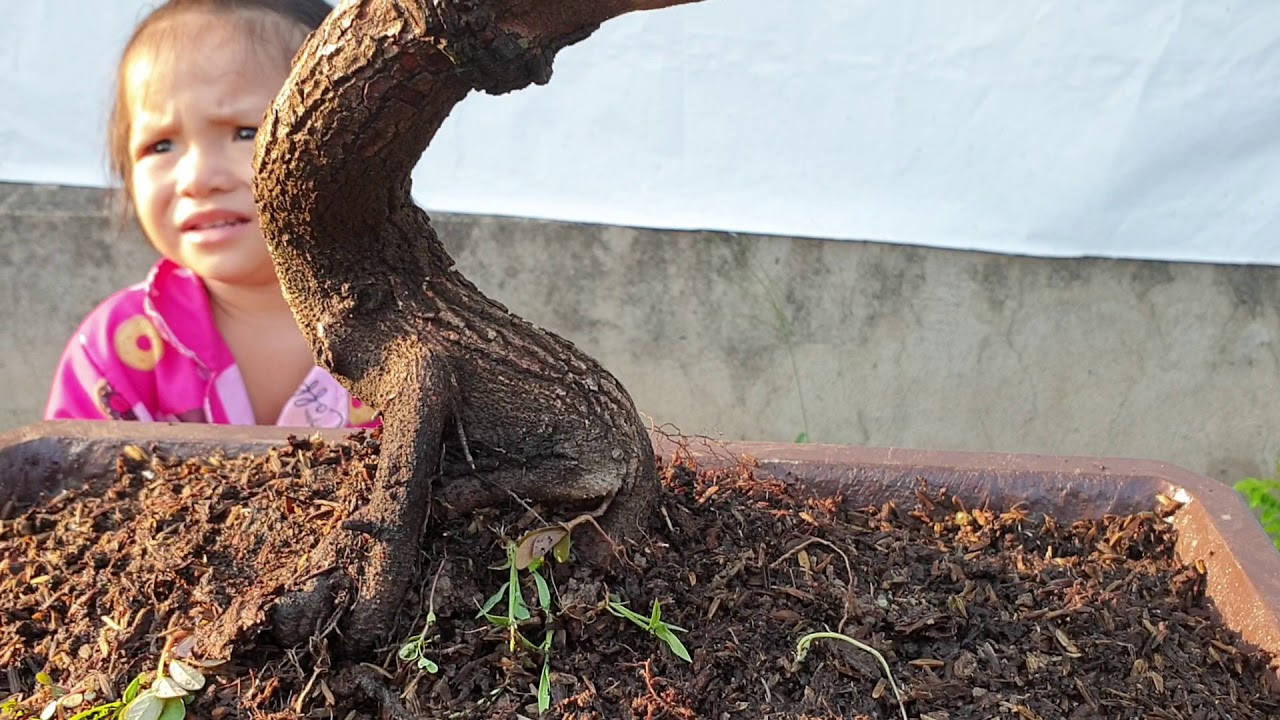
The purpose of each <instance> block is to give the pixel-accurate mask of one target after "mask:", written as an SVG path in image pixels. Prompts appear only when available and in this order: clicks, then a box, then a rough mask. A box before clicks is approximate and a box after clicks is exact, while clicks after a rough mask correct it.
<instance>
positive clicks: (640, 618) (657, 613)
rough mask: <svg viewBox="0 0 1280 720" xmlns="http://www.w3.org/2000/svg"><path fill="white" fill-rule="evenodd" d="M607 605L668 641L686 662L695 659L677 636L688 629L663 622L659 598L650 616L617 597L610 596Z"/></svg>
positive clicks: (670, 646)
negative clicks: (630, 606)
mask: <svg viewBox="0 0 1280 720" xmlns="http://www.w3.org/2000/svg"><path fill="white" fill-rule="evenodd" d="M606 607H607V608H608V609H609V612H611V613H613V614H614V615H617V616H618V617H620V618H626V619H627V620H630V621H631V622H633V623H635V624H636V625H638V626H639V627H640V628H641V629H643V630H644V631H645V632H647V633H649V634H650V635H652V636H654V637H656V638H658V639H659V640H661V641H663V642H664V643H666V644H667V647H669V648H671V652H673V653H675V654H676V657H678V658H680V659H681V660H684V661H685V662H693V659H692V658H691V657H689V651H688V650H686V649H685V647H684V643H682V642H680V638H678V637H676V633H678V632H688V631H687V630H685V629H684V628H682V627H680V626H678V625H672V624H670V623H666V622H663V621H662V606H661V605H660V604H659V603H658V601H657V600H654V601H653V611H652V612H650V613H649V616H648V617H645V616H644V615H641V614H640V613H638V612H636V611H634V610H632V609H631V608H629V607H627V606H626V604H625V603H623V602H622V601H621V600H618V599H617V598H610V599H609V603H608V605H607V606H606Z"/></svg>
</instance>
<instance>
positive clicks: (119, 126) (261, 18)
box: [107, 0, 333, 209]
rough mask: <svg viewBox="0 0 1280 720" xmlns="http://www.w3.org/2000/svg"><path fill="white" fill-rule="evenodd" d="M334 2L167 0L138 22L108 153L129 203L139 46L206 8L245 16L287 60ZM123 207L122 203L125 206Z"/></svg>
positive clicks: (258, 36) (123, 57)
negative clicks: (129, 76) (132, 95)
mask: <svg viewBox="0 0 1280 720" xmlns="http://www.w3.org/2000/svg"><path fill="white" fill-rule="evenodd" d="M332 9H333V8H332V6H331V5H329V3H328V2H326V1H325V0H168V1H167V2H165V3H163V4H161V5H160V6H158V7H157V8H155V9H154V10H152V11H151V12H150V13H148V14H147V16H146V17H144V18H143V19H142V21H141V22H139V23H138V26H137V27H135V28H134V30H133V34H132V35H131V36H129V42H128V43H126V44H125V46H124V52H122V53H121V54H120V62H119V63H118V64H117V66H116V89H115V98H114V101H113V102H112V105H111V115H110V118H109V119H108V121H107V158H108V161H109V163H110V166H111V173H112V175H114V176H115V177H116V179H117V180H118V181H119V182H121V183H122V184H123V187H124V191H125V197H123V198H120V200H122V201H123V202H122V203H121V204H122V205H123V206H125V208H127V206H128V205H129V199H130V198H131V196H132V192H133V189H132V187H131V183H130V180H129V175H130V172H131V170H132V165H133V162H132V159H131V157H130V154H129V125H130V118H129V107H128V97H126V87H125V77H124V75H125V69H126V68H127V67H128V65H129V62H130V60H132V58H133V56H134V55H135V54H136V53H137V52H139V51H140V50H145V49H148V48H151V47H153V46H154V45H156V44H157V43H158V42H160V41H161V39H162V38H164V37H165V34H164V33H163V32H159V30H160V29H161V28H164V27H165V26H166V25H168V24H169V23H170V21H172V20H174V19H175V18H179V17H183V16H187V15H193V14H203V15H208V16H210V17H214V18H230V19H234V20H237V21H243V27H244V29H245V30H246V31H247V32H249V33H251V34H252V36H253V38H254V39H255V40H257V41H259V42H260V43H261V44H263V45H265V46H270V44H275V45H276V46H277V47H278V49H279V50H280V52H281V55H282V57H283V58H284V61H285V62H288V61H289V60H290V59H291V58H292V57H293V55H294V54H295V53H296V52H297V51H298V48H299V47H300V46H301V45H302V41H303V40H304V39H305V38H306V35H307V34H308V33H310V32H311V31H313V30H315V29H316V28H318V27H320V23H322V22H324V19H325V17H327V16H328V14H329V11H330V10H332ZM125 208H122V209H125Z"/></svg>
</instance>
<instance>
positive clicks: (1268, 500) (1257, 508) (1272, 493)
mask: <svg viewBox="0 0 1280 720" xmlns="http://www.w3.org/2000/svg"><path fill="white" fill-rule="evenodd" d="M1276 475H1277V477H1276V478H1245V479H1244V480H1241V481H1240V482H1238V483H1236V484H1235V489H1236V492H1238V493H1240V494H1241V495H1243V496H1244V498H1245V500H1246V501H1247V502H1248V503H1249V508H1250V509H1252V510H1253V513H1254V514H1255V515H1257V516H1258V520H1259V521H1261V522H1262V529H1263V530H1265V531H1266V532H1267V535H1269V536H1271V540H1272V542H1274V543H1275V546H1276V548H1277V549H1280V467H1278V468H1276Z"/></svg>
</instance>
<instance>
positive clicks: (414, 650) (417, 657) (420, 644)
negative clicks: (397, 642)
mask: <svg viewBox="0 0 1280 720" xmlns="http://www.w3.org/2000/svg"><path fill="white" fill-rule="evenodd" d="M435 621H436V614H435V612H434V611H428V612H427V621H426V622H425V623H423V625H422V632H420V633H418V634H417V635H414V636H412V637H410V638H409V639H408V640H406V641H405V643H404V644H403V645H401V646H400V652H399V653H398V655H399V657H400V659H401V660H403V661H405V662H410V663H413V664H415V665H417V666H418V669H419V670H426V671H427V672H429V673H431V674H432V675H435V674H436V673H438V672H440V666H439V665H437V664H436V663H435V661H434V660H432V659H431V658H429V657H427V656H426V654H425V653H426V648H427V645H429V644H430V643H431V639H430V638H429V637H428V636H427V633H428V632H429V631H430V630H431V626H432V625H433V624H434V623H435Z"/></svg>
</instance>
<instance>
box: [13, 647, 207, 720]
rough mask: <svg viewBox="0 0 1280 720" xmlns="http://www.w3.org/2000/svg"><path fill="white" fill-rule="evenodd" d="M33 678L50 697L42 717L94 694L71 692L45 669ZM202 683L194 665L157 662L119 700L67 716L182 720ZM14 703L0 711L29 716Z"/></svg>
mask: <svg viewBox="0 0 1280 720" xmlns="http://www.w3.org/2000/svg"><path fill="white" fill-rule="evenodd" d="M36 682H37V683H39V684H41V685H44V686H46V687H48V688H49V690H50V693H51V694H52V695H53V701H52V702H50V703H49V704H48V705H46V706H45V707H44V710H43V711H42V712H41V713H40V716H39V717H40V718H41V719H42V720H51V718H53V717H55V716H57V715H59V710H64V711H66V710H73V709H75V708H77V707H79V706H80V705H83V704H84V703H85V702H91V701H92V700H93V699H94V698H95V697H96V696H95V695H94V693H92V692H89V691H79V690H77V691H75V692H72V691H70V690H68V689H67V688H65V687H62V686H60V685H57V684H55V683H54V682H53V678H51V677H50V676H49V675H48V673H43V672H42V673H37V674H36ZM204 685H205V677H204V674H203V673H201V672H200V671H199V670H197V669H196V668H195V667H193V666H191V665H189V664H187V663H184V662H182V661H181V660H171V661H169V665H168V667H167V669H166V668H165V667H164V665H163V661H162V662H161V666H160V669H159V670H157V672H156V673H155V675H154V677H152V676H151V675H149V674H147V673H140V674H139V675H137V676H136V677H134V679H133V680H132V681H131V682H130V683H129V685H128V686H127V687H125V690H124V693H123V694H122V695H121V696H120V699H119V700H113V701H111V702H107V703H103V704H101V705H95V706H93V707H90V708H88V709H87V710H82V711H80V712H77V713H75V714H74V715H71V716H70V717H69V718H68V720H182V719H183V718H184V717H186V714H187V704H188V703H190V702H191V701H192V700H193V699H194V693H195V692H196V691H198V690H200V689H201V688H203V687H204ZM16 707H17V706H16V703H13V704H12V705H11V704H10V703H9V702H6V703H5V705H2V706H0V715H3V716H8V715H11V714H12V715H14V716H16V717H32V716H30V715H27V714H18V713H19V712H20V710H15V709H14V708H16Z"/></svg>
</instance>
